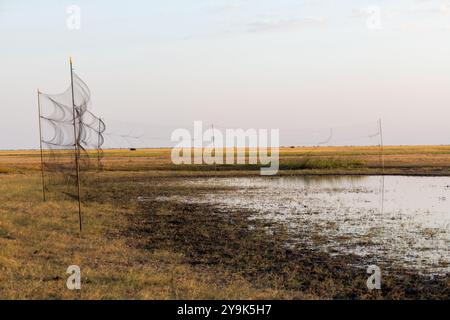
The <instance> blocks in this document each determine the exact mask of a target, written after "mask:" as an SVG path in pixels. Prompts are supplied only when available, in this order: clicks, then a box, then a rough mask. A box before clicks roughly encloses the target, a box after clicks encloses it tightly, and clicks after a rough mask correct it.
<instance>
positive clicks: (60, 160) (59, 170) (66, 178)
mask: <svg viewBox="0 0 450 320" xmlns="http://www.w3.org/2000/svg"><path fill="white" fill-rule="evenodd" d="M39 101H40V118H41V127H42V129H41V130H42V131H41V142H42V148H43V150H44V152H43V154H44V157H43V165H44V170H45V171H44V172H45V180H46V183H45V186H46V190H47V191H49V192H52V191H60V192H59V194H61V193H62V194H65V195H67V196H69V197H71V198H72V197H75V196H76V195H77V181H76V178H77V177H76V173H77V170H76V169H77V167H76V156H78V159H79V167H80V172H83V171H89V170H92V169H101V158H102V154H103V152H102V145H103V143H104V137H103V134H104V132H105V130H106V126H105V123H104V122H103V121H102V119H100V118H99V117H97V116H95V115H94V114H93V113H92V112H91V111H90V102H91V92H90V90H89V87H88V86H87V85H86V83H85V82H84V81H83V80H81V78H80V77H79V76H78V75H77V74H75V73H73V99H72V87H71V86H70V87H69V88H68V89H67V90H65V91H64V92H63V93H61V94H56V95H53V94H45V93H41V92H40V93H39Z"/></svg>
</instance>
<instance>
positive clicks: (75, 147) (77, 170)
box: [70, 58, 82, 232]
mask: <svg viewBox="0 0 450 320" xmlns="http://www.w3.org/2000/svg"><path fill="white" fill-rule="evenodd" d="M70 86H71V89H72V113H73V133H74V149H75V167H76V168H75V169H76V177H77V191H78V222H79V226H80V232H81V230H82V220H81V188H80V159H79V155H80V154H79V150H78V149H79V146H78V143H79V142H78V136H77V126H76V110H75V92H74V88H73V66H72V58H70ZM78 116H79V117H81V115H78ZM80 129H81V128H80Z"/></svg>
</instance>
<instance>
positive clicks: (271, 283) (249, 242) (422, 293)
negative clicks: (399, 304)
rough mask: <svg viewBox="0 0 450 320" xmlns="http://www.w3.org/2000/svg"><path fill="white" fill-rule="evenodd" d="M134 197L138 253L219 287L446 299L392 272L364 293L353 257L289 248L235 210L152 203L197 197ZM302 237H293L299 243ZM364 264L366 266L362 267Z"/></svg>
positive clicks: (434, 285) (431, 285) (442, 280)
mask: <svg viewBox="0 0 450 320" xmlns="http://www.w3.org/2000/svg"><path fill="white" fill-rule="evenodd" d="M156 184H157V185H158V188H155V189H154V190H151V191H148V192H145V193H142V190H141V191H140V194H141V195H142V196H145V198H146V200H145V201H140V202H138V205H137V212H136V214H134V215H133V216H131V217H130V219H131V220H132V221H131V225H132V227H131V228H130V230H128V232H127V233H128V234H129V235H133V237H138V238H139V239H140V240H141V241H138V242H135V241H133V240H132V239H130V240H131V242H130V243H139V246H142V247H143V248H145V249H146V250H150V251H154V250H159V249H166V250H171V251H174V252H177V253H179V254H181V255H182V256H183V257H184V258H183V259H184V260H185V262H186V263H189V264H190V265H192V266H194V267H195V268H197V269H199V270H206V271H207V272H212V273H214V274H215V278H216V279H217V281H218V283H223V285H226V283H227V282H229V281H233V280H232V279H233V277H234V276H239V277H243V278H245V279H247V280H248V281H249V282H250V283H252V284H253V285H254V286H255V287H257V288H260V289H268V288H270V289H278V290H284V291H286V292H289V297H292V298H298V299H448V298H449V297H450V281H449V279H448V278H446V277H436V278H434V279H430V278H429V277H426V276H421V275H418V274H416V273H414V272H412V271H410V270H406V269H401V268H396V269H395V270H389V272H386V273H383V274H382V287H381V290H372V291H370V290H368V289H367V286H366V281H367V278H368V276H369V275H368V274H366V270H365V269H363V268H361V267H357V266H361V265H365V264H367V262H365V261H362V258H361V257H358V256H355V255H338V256H331V255H329V254H327V253H324V252H319V251H316V250H312V249H308V248H306V247H305V246H303V245H302V244H301V243H298V242H296V243H294V242H292V241H291V240H290V237H289V235H288V231H287V230H286V229H285V228H284V227H283V226H282V225H280V224H277V223H274V222H269V221H265V220H260V219H258V220H250V219H249V217H250V216H251V215H252V214H253V213H252V212H250V211H248V210H242V209H233V210H231V209H227V210H225V209H221V208H218V207H215V206H214V205H208V204H186V203H180V202H176V201H170V200H164V201H161V200H157V198H158V197H161V196H171V195H179V194H188V193H191V192H198V191H199V190H195V189H186V188H173V187H170V186H164V183H161V184H160V183H157V182H155V185H156ZM301 236H302V235H301V234H300V235H299V237H301ZM365 260H366V261H367V258H366V259H365Z"/></svg>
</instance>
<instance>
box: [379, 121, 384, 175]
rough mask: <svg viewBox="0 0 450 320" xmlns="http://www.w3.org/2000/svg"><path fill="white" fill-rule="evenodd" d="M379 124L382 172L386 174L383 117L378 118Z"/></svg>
mask: <svg viewBox="0 0 450 320" xmlns="http://www.w3.org/2000/svg"><path fill="white" fill-rule="evenodd" d="M378 126H379V131H380V162H381V170H382V171H381V172H382V173H383V175H384V145H383V126H382V125H381V119H379V120H378Z"/></svg>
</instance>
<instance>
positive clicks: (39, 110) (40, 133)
mask: <svg viewBox="0 0 450 320" xmlns="http://www.w3.org/2000/svg"><path fill="white" fill-rule="evenodd" d="M37 95H38V96H37V98H38V112H39V148H40V150H41V175H42V197H43V198H44V201H46V199H45V179H44V154H43V151H42V125H41V97H40V96H41V93H40V92H39V89H38V91H37Z"/></svg>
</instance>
